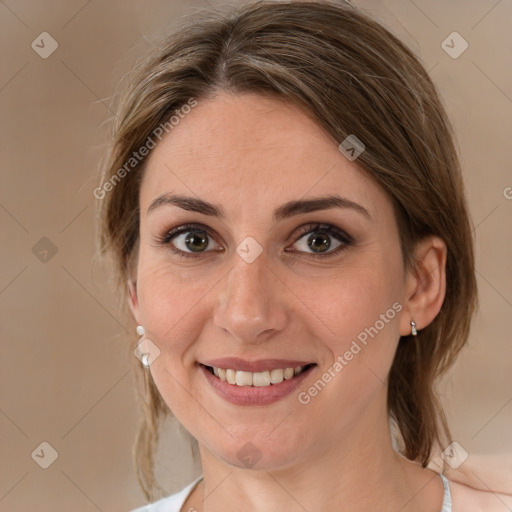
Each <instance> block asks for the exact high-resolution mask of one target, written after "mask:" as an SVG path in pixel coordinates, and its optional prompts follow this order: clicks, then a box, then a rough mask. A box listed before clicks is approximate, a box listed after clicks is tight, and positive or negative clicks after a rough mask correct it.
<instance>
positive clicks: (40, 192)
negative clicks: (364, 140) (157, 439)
mask: <svg viewBox="0 0 512 512" xmlns="http://www.w3.org/2000/svg"><path fill="white" fill-rule="evenodd" d="M226 3H227V2H216V1H214V0H208V1H206V0H197V1H195V0H194V1H178V0H149V1H146V2H136V1H133V0H131V1H120V0H109V1H106V0H66V1H64V0H60V1H57V0H46V1H44V2H42V1H36V0H5V1H0V38H1V40H2V45H1V50H0V59H1V61H0V63H1V66H0V69H1V72H0V112H1V122H0V154H1V157H0V161H1V187H0V226H1V240H2V242H1V249H0V257H1V265H2V270H1V275H0V311H1V321H0V335H1V353H0V365H1V366H0V368H1V385H0V461H1V463H0V511H2V512H3V511H6V512H7V511H8V512H29V511H30V512H33V511H36V510H37V511H38V512H45V511H52V512H59V511H71V510H72V511H84V512H86V511H87V512H88V511H97V510H100V511H104V512H107V511H127V510H129V509H131V508H134V507H136V506H140V505H142V504H143V503H144V496H143V494H142V492H141V491H140V489H139V488H138V484H137V480H136V475H135V469H134V465H133V462H132V444H133V440H134V434H135V428H136V422H137V410H136V408H135V394H134V379H133V375H132V371H131V370H130V361H129V358H130V357H133V356H130V354H129V352H128V351H127V349H126V346H127V343H128V341H127V340H128V336H130V337H133V334H132V333H131V332H130V333H128V332H127V329H126V325H125V324H124V322H123V321H122V319H121V316H120V315H119V311H118V310H117V309H116V304H117V301H116V297H115V293H114V291H113V290H112V289H110V288H109V286H108V285H107V284H106V281H107V279H108V276H107V275H105V274H104V270H102V269H101V268H99V267H98V268H93V255H94V251H95V246H94V238H95V203H94V202H95V199H94V197H93V190H94V188H95V187H96V186H98V184H99V177H98V168H99V167H98V166H99V162H100V160H101V158H102V156H103V153H104V150H105V146H104V144H105V140H106V133H107V126H106V123H105V122H106V120H107V119H108V118H110V117H111V116H112V115H113V114H114V112H113V110H112V107H111V103H112V96H113V94H114V92H115V90H116V86H117V84H118V82H119V81H120V79H121V78H122V77H123V76H124V75H125V74H126V73H127V72H128V71H129V70H130V69H131V68H132V66H133V65H134V63H135V62H136V60H137V59H138V58H140V57H141V56H143V55H145V54H146V53H147V52H148V50H150V49H151V47H152V45H154V44H156V43H157V41H158V40H159V39H160V38H161V37H162V36H163V35H165V34H166V33H167V32H169V31H170V30H172V29H173V27H174V26H176V24H177V23H179V21H180V17H182V16H183V15H185V14H188V13H191V12H194V11H197V10H199V9H204V8H222V7H223V5H225V4H226ZM352 3H354V4H357V5H358V6H360V7H362V8H363V9H365V10H366V11H367V12H369V13H370V14H371V15H372V16H374V17H375V19H377V20H378V21H380V22H381V23H382V24H383V25H384V26H386V27H387V28H388V29H389V30H391V32H393V33H394V34H395V35H397V36H398V37H399V38H400V39H402V40H403V41H404V42H405V43H406V44H407V45H408V46H409V47H410V48H411V49H413V51H415V53H416V54H417V55H418V56H419V57H420V59H421V61H422V62H423V64H424V66H425V68H426V69H427V70H428V71H429V73H430V75H431V77H432V79H433V81H434V82H435V83H436V84H437V86H438V87H439V89H440V92H441V94H442V97H443V101H444V104H445V106H446V109H447V111H448V114H449V117H450V119H451V120H452V121H453V123H454V126H455V131H456V133H457V141H458V144H459V147H460V156H461V160H462V165H463V169H464V176H465V182H466V186H467V193H468V199H469V203H470V208H471V212H472V216H473V221H474V224H475V227H476V237H477V269H478V274H477V275H478V285H479V290H480V302H481V309H480V311H479V313H478V315H477V316H476V318H475V321H474V324H473V330H472V334H471V339H470V342H469V344H468V346H467V347H466V348H465V349H464V351H463V353H462V354H461V356H460V358H459V359H458V360H457V362H456V363H455V366H454V368H453V370H452V371H450V373H449V375H448V376H447V377H446V378H445V379H444V380H443V382H442V383H441V385H440V390H441V393H442V397H443V403H444V404H445V407H446V412H447V415H448V419H449V422H450V426H451V428H452V433H453V435H454V438H455V439H456V440H457V442H458V443H459V444H460V445H461V446H462V447H463V448H464V449H465V450H466V451H467V452H468V453H469V455H470V457H471V456H472V455H474V456H478V455H486V456H487V455H489V456H490V455H493V454H499V453H507V452H508V453H509V454H510V453H512V434H511V432H512V379H511V375H512V372H511V370H512V343H511V341H512V339H511V338H512V336H511V328H510V323H509V321H510V318H511V317H512V271H511V270H512V269H511V266H512V265H511V262H512V236H511V234H512V172H511V165H510V161H511V159H510V153H509V152H510V140H509V138H510V133H512V69H511V66H510V55H512V36H511V31H510V27H511V23H512V3H511V2H507V1H503V0H499V1H496V0H478V1H477V0H472V1H468V0H465V1H463V0H456V1H455V0H453V1H451V2H445V1H443V0H431V1H429V2H421V3H420V2H419V0H416V1H413V0H390V1H386V2H379V1H375V0H361V1H354V2H352ZM453 32H457V34H456V35H454V34H453ZM466 44H467V48H466ZM463 300H464V297H461V301H463ZM510 467H511V468H512V463H511V464H510ZM511 471H512V469H511ZM199 474H200V468H199V467H198V466H197V464H196V463H195V462H194V461H193V459H192V457H191V452H190V449H189V445H188V443H187V440H186V438H185V437H184V436H183V435H182V434H181V433H180V430H179V428H178V427H177V425H176V424H174V423H173V422H169V424H168V425H167V426H166V434H165V435H164V439H163V441H162V443H161V450H160V453H159V458H158V468H157V476H158V477H159V480H160V483H161V485H162V486H163V487H164V488H165V489H166V491H167V492H168V493H171V492H176V491H178V490H179V489H181V488H182V487H184V486H185V485H186V484H188V483H190V482H191V481H192V480H193V479H195V478H196V477H197V476H198V475H199Z"/></svg>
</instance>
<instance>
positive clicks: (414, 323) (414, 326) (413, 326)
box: [411, 322, 418, 336]
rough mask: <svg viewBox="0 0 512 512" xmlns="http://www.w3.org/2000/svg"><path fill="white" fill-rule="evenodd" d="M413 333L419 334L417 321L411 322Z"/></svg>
mask: <svg viewBox="0 0 512 512" xmlns="http://www.w3.org/2000/svg"><path fill="white" fill-rule="evenodd" d="M411 334H412V335H413V336H417V334H418V331H417V330H416V322H411Z"/></svg>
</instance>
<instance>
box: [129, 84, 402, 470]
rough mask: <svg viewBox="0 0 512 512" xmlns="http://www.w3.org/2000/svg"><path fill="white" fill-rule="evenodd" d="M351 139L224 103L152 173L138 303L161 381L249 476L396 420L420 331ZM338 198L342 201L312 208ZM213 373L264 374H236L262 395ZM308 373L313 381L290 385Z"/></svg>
mask: <svg viewBox="0 0 512 512" xmlns="http://www.w3.org/2000/svg"><path fill="white" fill-rule="evenodd" d="M355 135H356V136H357V134H355ZM340 142H341V141H334V140H333V139H332V138H330V136H328V135H327V134H326V133H325V132H324V131H323V130H322V129H320V128H319V127H318V126H317V125H316V124H315V122H314V121H312V120H311V119H310V118H309V117H307V116H306V115H305V114H304V113H302V112H301V111H300V110H298V109H297V108H295V107H292V106H289V105H287V104H284V103H283V102H281V101H279V100H274V99H268V98H263V97H260V96H257V95H252V94H251V95H238V96H234V95H228V94H225V93H222V94H219V95H218V96H217V97H216V98H215V99H213V100H208V101H200V102H199V103H198V105H197V106H195V107H194V108H193V109H192V110H191V112H190V113H188V114H187V115H186V116H184V118H183V119H181V120H180V122H179V124H177V125H176V126H175V127H174V128H173V129H172V130H171V131H170V133H169V134H168V135H167V136H166V137H164V138H163V140H162V142H161V143H159V145H158V146H157V147H156V148H155V149H154V151H153V153H152V154H151V156H150V159H149V161H148V166H147V169H146V172H145V175H144V179H143V182H142V185H141V191H140V249H139V258H138V266H137V269H136V276H135V278H136V288H137V294H136V296H133V297H132V300H133V302H132V304H131V305H132V309H133V311H134V314H135V317H136V319H137V321H138V323H140V324H141V325H143V326H144V327H145V330H146V337H147V338H149V339H150V340H151V342H152V343H154V344H155V345H156V346H157V347H158V349H159V350H160V355H159V356H158V357H157V358H156V359H155V360H154V362H153V363H152V365H151V373H152V376H153V379H154V381H155V383H156V385H157V387H158V389H159V391H160V393H161V395H162V397H163V398H164V400H165V401H166V403H167V405H168V406H169V408H170V409H171V410H172V412H173V413H174V414H175V415H176V417H177V418H178V419H179V421H180V422H181V423H182V424H183V425H184V426H185V427H186V428H187V429H188V430H189V431H190V432H191V433H192V435H193V436H194V437H195V438H196V439H197V440H198V441H199V443H200V444H201V445H202V447H203V448H204V449H206V450H208V451H209V452H210V453H211V454H213V455H214V456H216V457H217V458H219V459H221V460H224V461H226V462H228V463H230V464H233V465H236V466H239V467H249V466H250V465H252V464H254V462H255V461H257V464H258V467H260V468H277V467H285V466H287V465H289V464H292V463H295V462H298V461H311V460H312V459H313V458H314V457H315V455H319V454H321V453H322V452H323V451H327V450H332V447H333V446H340V443H339V441H340V440H342V439H345V440H347V439H354V435H356V432H358V433H360V435H362V433H363V432H365V427H367V426H368V427H369V428H374V427H375V426H376V425H378V424H379V422H382V423H384V422H385V421H387V420H386V385H385V381H386V376H387V373H388V370H389V368H390V366H391V363H392V360H393V356H394V353H395V349H396V346H397V343H398V339H399V336H400V335H401V334H408V333H409V332H410V329H408V327H407V326H408V325H409V320H410V318H409V317H407V318H406V312H405V308H404V309H402V301H404V300H405V296H406V294H405V284H406V283H405V275H404V273H403V266H402V255H401V251H400V244H399V235H398V231H397V225H396V221H395V217H394V213H393V208H392V204H391V201H390V199H389V198H388V197H387V195H386V194H385V193H384V192H383V190H382V189H381V188H380V187H379V186H377V185H376V184H375V183H373V182H372V181H370V179H369V178H368V177H366V176H365V174H363V172H362V171H361V170H360V169H359V168H358V166H357V160H354V161H350V160H349V159H348V158H347V157H346V156H345V155H344V154H343V153H342V152H341V151H340V150H339V149H338V144H339V143H340ZM363 142H364V141H363ZM176 196H180V197H187V198H190V201H189V202H188V203H183V202H182V203H181V206H179V205H178V204H177V202H176V201H174V202H173V199H172V198H173V197H176ZM326 196H332V197H334V196H337V197H339V198H341V199H340V200H339V205H338V206H332V204H331V205H330V207H326V205H325V203H322V202H320V203H316V206H317V209H313V207H314V206H315V204H314V203H311V205H312V207H311V208H310V209H309V210H308V207H307V203H306V206H302V207H299V206H300V203H301V202H303V201H306V202H307V201H311V200H313V199H318V198H324V197H326ZM193 202H200V203H201V205H203V206H201V208H200V210H201V211H197V209H198V208H197V206H196V203H193ZM187 205H188V206H187ZM208 205H211V206H208ZM283 206H284V208H283ZM327 206H329V205H327ZM186 224H191V225H192V226H191V227H188V228H185V229H184V231H183V232H182V233H179V234H177V235H175V236H172V234H171V235H168V233H169V232H170V231H171V230H172V229H175V228H178V227H180V226H183V225H186ZM175 251H177V252H175ZM180 251H182V252H180ZM400 311H402V312H401V313H400ZM226 358H238V359H237V360H227V359H226ZM213 363H216V364H213ZM310 364H314V365H313V366H307V365H310ZM203 365H205V366H203ZM206 366H216V367H218V368H222V369H223V370H225V369H231V370H240V371H242V370H243V371H245V372H246V371H248V370H251V369H252V370H253V372H252V373H234V374H233V372H228V377H229V378H231V375H233V376H234V378H235V379H238V383H239V384H243V383H248V382H249V381H251V379H252V382H253V385H252V386H239V385H238V384H232V383H229V382H224V381H222V380H221V378H220V376H222V374H223V372H222V371H220V372H219V373H220V376H219V377H218V376H216V375H214V374H212V373H211V371H210V370H208V369H207V368H206ZM295 366H306V370H307V371H303V372H302V373H298V374H297V375H296V376H294V377H292V378H285V377H290V374H291V372H290V370H287V371H284V372H283V371H282V370H285V368H288V367H295ZM272 370H274V371H272ZM279 370H281V371H279ZM266 371H268V372H269V373H268V374H267V373H266ZM255 373H256V374H257V375H254V374H255ZM269 378H272V380H273V381H274V382H275V383H272V384H269V381H268V379H269ZM246 379H249V380H246ZM280 380H282V382H279V381H280ZM315 383H316V384H315ZM254 384H258V385H254ZM366 432H367V431H366ZM247 443H251V444H247ZM336 443H337V444H336Z"/></svg>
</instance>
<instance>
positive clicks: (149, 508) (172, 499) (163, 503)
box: [131, 474, 452, 512]
mask: <svg viewBox="0 0 512 512" xmlns="http://www.w3.org/2000/svg"><path fill="white" fill-rule="evenodd" d="M439 476H440V477H441V478H442V480H443V486H444V497H443V507H442V508H441V510H440V512H452V496H451V493H450V486H449V484H448V480H447V479H446V477H445V476H444V475H441V474H439ZM202 478H203V477H202V476H200V477H199V478H198V479H197V480H195V481H194V482H192V483H191V484H189V485H187V486H186V487H185V488H183V489H182V490H181V491H179V492H177V493H176V494H173V495H171V496H167V497H166V498H162V499H161V500H158V501H155V502H154V503H150V504H149V505H145V506H143V507H140V508H137V509H135V510H132V511H131V512H180V509H181V507H182V506H183V504H184V503H185V501H186V500H187V498H188V496H189V494H190V493H191V492H192V490H193V489H194V487H195V486H196V485H197V484H198V483H199V482H200V481H201V480H202ZM184 512H187V511H184Z"/></svg>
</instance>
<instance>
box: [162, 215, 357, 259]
mask: <svg viewBox="0 0 512 512" xmlns="http://www.w3.org/2000/svg"><path fill="white" fill-rule="evenodd" d="M194 230H199V231H204V232H205V233H206V234H207V235H208V236H209V237H210V238H214V237H213V235H212V234H211V232H210V229H209V228H207V227H206V226H204V225H202V224H183V225H182V226H178V227H176V228H173V229H171V230H170V231H167V232H166V233H164V235H163V236H161V237H159V238H158V239H157V243H158V244H159V245H166V246H168V247H169V248H170V249H171V251H172V252H173V253H175V254H177V255H178V256H180V257H183V258H194V259H196V258H199V257H201V256H202V255H203V254H205V252H206V251H204V252H198V253H192V252H190V253H189V252H184V251H182V250H181V249H177V248H176V247H174V246H173V245H172V244H171V243H170V242H171V240H172V239H173V238H175V237H176V236H178V235H181V234H183V233H187V232H190V231H194ZM310 233H323V234H327V235H329V236H331V237H334V238H336V239H337V240H338V241H339V242H341V243H342V245H340V246H339V247H337V248H336V249H334V250H332V251H330V252H326V253H321V254H312V253H307V252H304V251H298V252H299V253H300V254H301V255H302V256H303V257H305V258H306V259H317V258H328V257H331V256H334V255H336V254H338V253H339V252H341V251H342V250H345V249H346V248H347V247H350V246H352V245H354V241H353V239H352V237H350V236H349V235H347V234H346V233H345V232H344V231H342V230H341V229H339V228H337V227H335V226H332V225H331V224H321V223H312V224H307V225H306V226H303V227H302V228H301V229H300V231H299V233H298V234H297V238H296V239H295V241H294V243H297V242H298V241H299V240H300V239H301V238H303V237H304V235H306V234H310Z"/></svg>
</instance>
